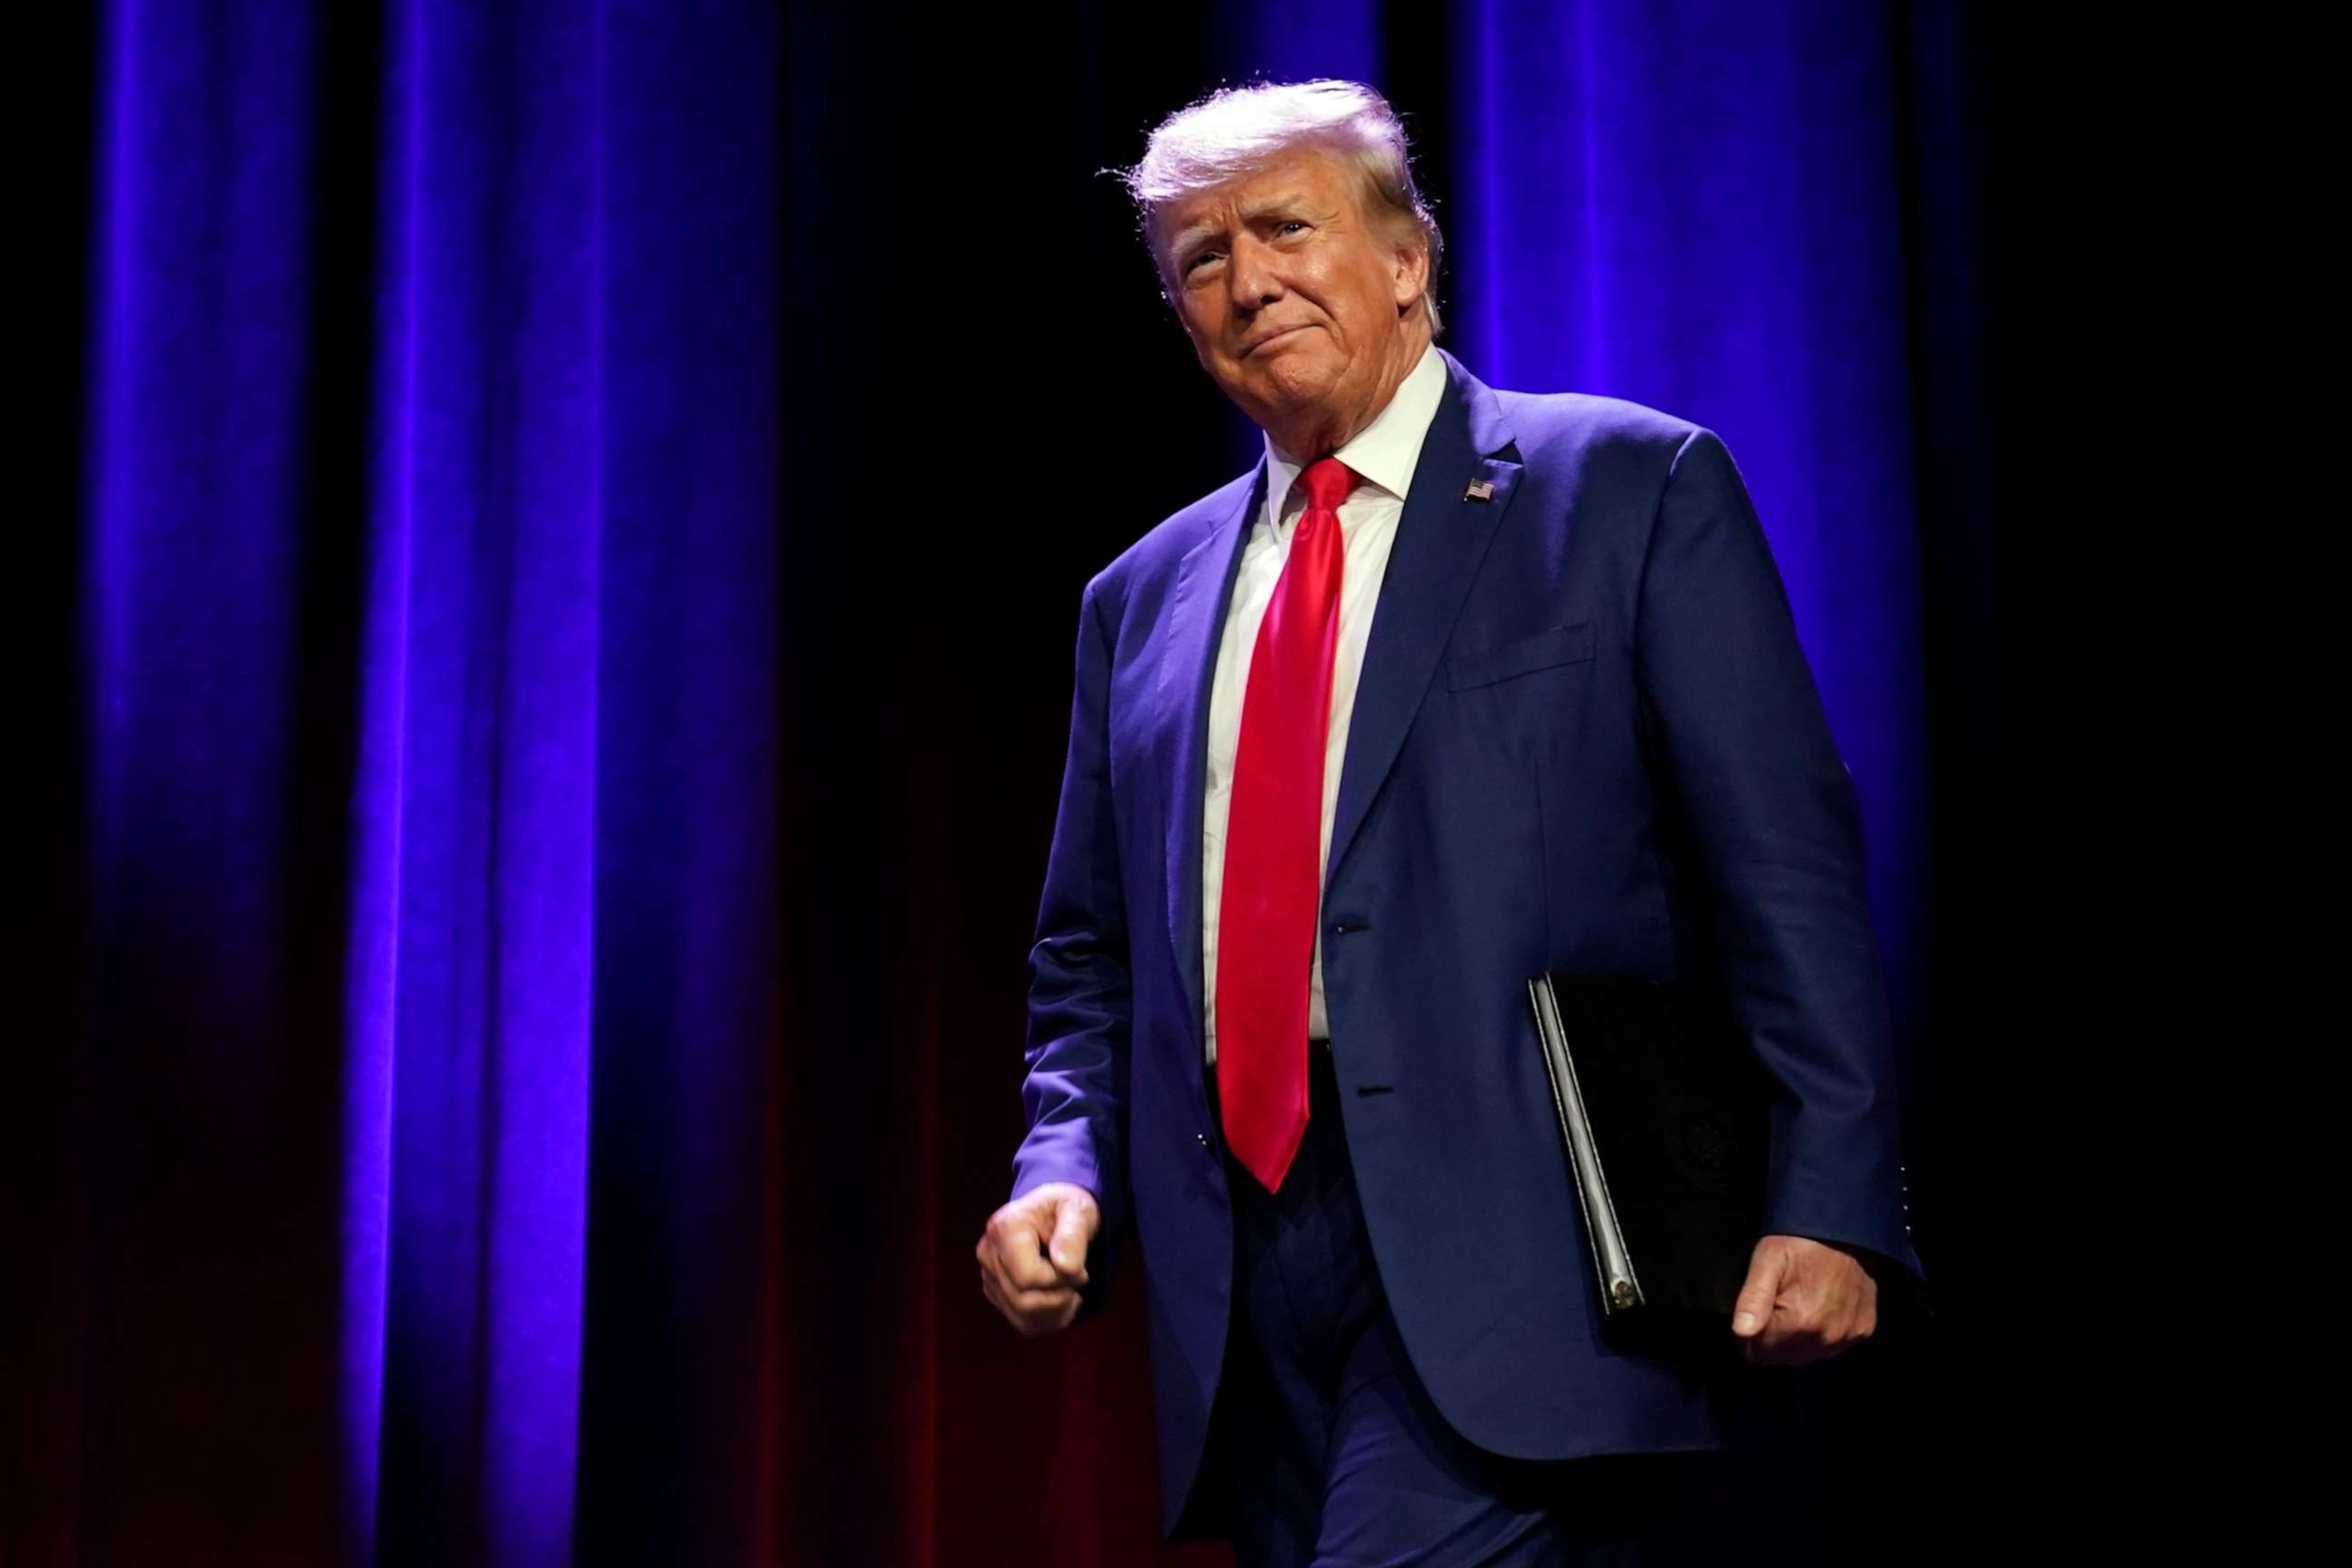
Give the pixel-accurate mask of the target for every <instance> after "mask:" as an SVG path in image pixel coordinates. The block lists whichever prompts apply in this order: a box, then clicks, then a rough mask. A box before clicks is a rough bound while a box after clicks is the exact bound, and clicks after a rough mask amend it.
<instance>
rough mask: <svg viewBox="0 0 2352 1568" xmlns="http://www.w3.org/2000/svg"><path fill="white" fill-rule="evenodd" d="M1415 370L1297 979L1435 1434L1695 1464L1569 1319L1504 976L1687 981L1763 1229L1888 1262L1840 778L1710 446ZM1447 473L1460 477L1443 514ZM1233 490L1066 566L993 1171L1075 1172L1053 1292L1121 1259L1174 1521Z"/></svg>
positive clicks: (1696, 1412)
mask: <svg viewBox="0 0 2352 1568" xmlns="http://www.w3.org/2000/svg"><path fill="white" fill-rule="evenodd" d="M1446 368H1447V372H1448V375H1449V378H1450V386H1449V389H1448V392H1447V395H1446V397H1445V400H1444V404H1443V405H1441V407H1440V409H1439V411H1438V414H1437V416H1436V417H1435V420H1434V421H1433V424H1432V426H1431V427H1430V431H1429V435H1428V437H1427V439H1426V441H1425V443H1424V445H1423V448H1422V454H1421V462H1420V465H1419V467H1418V468H1417V469H1416V470H1415V473H1414V477H1413V482H1412V494H1411V495H1410V496H1409V497H1407V498H1406V503H1405V508H1404V512H1403V516H1402V520H1401V521H1400V522H1399V524H1398V529H1397V534H1396V540H1395V543H1394V545H1393V548H1392V552H1391V556H1390V559H1389V563H1388V571H1387V574H1386V576H1385V578H1384V579H1383V580H1382V583H1381V594H1380V602H1379V606H1378V609H1377V610H1376V612H1375V613H1374V616H1373V619H1372V629H1371V637H1370V644H1369V647H1367V650H1366V653H1365V658H1364V666H1363V670H1362V675H1361V679H1360V686H1359V689H1358V691H1357V695H1356V705H1355V709H1354V712H1353V717H1352V720H1351V722H1350V727H1349V734H1348V744H1347V752H1346V757H1345V761H1344V767H1343V770H1342V773H1341V776H1340V784H1339V804H1338V807H1337V816H1336V819H1335V821H1334V823H1333V826H1332V833H1331V849H1330V856H1329V859H1328V862H1327V865H1326V868H1325V881H1324V896H1323V910H1322V920H1323V925H1324V929H1323V982H1324V999H1325V1003H1326V1006H1327V1010H1328V1017H1329V1020H1330V1029H1331V1038H1332V1043H1333V1058H1334V1061H1335V1064H1336V1066H1337V1068H1338V1079H1339V1089H1340V1100H1341V1104H1342V1106H1343V1108H1344V1110H1343V1114H1344V1115H1345V1118H1346V1121H1347V1140H1348V1147H1349V1152H1350V1154H1351V1158H1352V1162H1353V1165H1354V1169H1355V1173H1356V1179H1357V1184H1358V1185H1359V1187H1360V1189H1361V1194H1362V1203H1363V1210H1364V1215H1365V1220H1366V1224H1367V1226H1368V1228H1369V1230H1370V1237H1371V1242H1372V1250H1373V1256H1374V1258H1375V1259H1376V1260H1377V1262H1378V1265H1379V1268H1380V1273H1381V1281H1382V1283H1383V1284H1384V1286H1385V1288H1386V1289H1387V1292H1388V1295H1389V1299H1390V1301H1391V1307H1392V1310H1394V1312H1395V1316H1396V1321H1397V1324H1398V1327H1399V1329H1400V1330H1401V1331H1402V1334H1403V1338H1404V1342H1405V1345H1406V1349H1407V1351H1408V1352H1409V1353H1410V1355H1411V1357H1412V1363H1413V1366H1414V1368H1415V1370H1416V1371H1417V1372H1418V1373H1420V1375H1421V1377H1422V1380H1423V1383H1425V1384H1427V1386H1428V1388H1429V1391H1430V1394H1431V1395H1432V1396H1433V1398H1434V1399H1435V1401H1436V1403H1437V1406H1438V1409H1439V1410H1440V1411H1441V1412H1442V1413H1443V1414H1444V1416H1445V1417H1446V1419H1447V1420H1448V1421H1449V1422H1451V1423H1452V1424H1453V1425H1454V1426H1455V1427H1456V1428H1457V1429H1458V1430H1459V1431H1460V1432H1461V1433H1462V1434H1463V1436H1465V1437H1467V1438H1469V1439H1470V1440H1471V1441H1472V1442H1474V1443H1476V1444H1479V1445H1481V1446H1483V1447H1486V1448H1489V1449H1492V1450H1494V1451H1496V1452H1497V1453H1501V1454H1506V1455H1511V1456H1517V1457H1522V1458H1571V1457H1575V1456H1580V1455H1585V1454H1593V1453H1602V1452H1612V1451H1616V1452H1628V1451H1643V1450H1660V1449H1672V1448H1687V1447H1707V1446H1712V1445H1714V1444H1716V1443H1717V1442H1719V1441H1720V1440H1721V1429H1720V1421H1719V1417H1720V1412H1719V1409H1718V1407H1717V1405H1716V1404H1715V1403H1714V1400H1713V1398H1712V1396H1711V1394H1710V1392H1709V1390H1708V1389H1707V1388H1706V1387H1705V1386H1702V1384H1700V1383H1699V1382H1697V1381H1695V1380H1694V1379H1693V1378H1692V1377H1691V1376H1690V1375H1689V1374H1688V1373H1686V1372H1685V1371H1683V1370H1681V1369H1679V1368H1677V1366H1675V1364H1674V1363H1669V1362H1666V1361H1664V1360H1659V1359H1654V1358H1652V1357H1648V1356H1643V1355H1635V1354H1630V1353H1624V1352H1622V1351H1621V1350H1619V1349H1618V1348H1616V1347H1614V1346H1612V1344H1610V1343H1608V1342H1604V1340H1603V1339H1602V1337H1601V1333H1600V1332H1599V1319H1600V1301H1599V1298H1598V1292H1597V1289H1596V1288H1595V1285H1594V1283H1593V1279H1592V1275H1591V1259H1590V1256H1589V1254H1588V1251H1587V1248H1586V1244H1585V1241H1584V1238H1583V1236H1582V1234H1581V1229H1580V1226H1581V1224H1582V1221H1581V1219H1580V1215H1579V1214H1578V1210H1577V1204H1576V1198H1575V1194H1574V1192H1573V1189H1572V1187H1571V1184H1570V1172H1569V1168H1568V1163H1567V1161H1566V1160H1565V1158H1564V1157H1563V1155H1562V1153H1561V1151H1560V1144H1559V1132H1558V1128H1557V1123H1556V1122H1555V1121H1554V1120H1553V1110H1552V1103H1551V1095H1550V1091H1549V1086H1548V1084H1547V1082H1546V1079H1545V1077H1544V1068H1543V1066H1542V1063H1541V1060H1540V1057H1539V1054H1538V1046H1537V1041H1536V1036H1535V1028H1534V1024H1533V1021H1532V1019H1531V1017H1530V1016H1529V1013H1528V999H1527V989H1526V984H1527V980H1528V976H1530V975H1532V974H1534V973H1537V972H1538V971H1539V970H1543V969H1546V968H1557V969H1572V970H1574V969H1581V970H1591V971H1611V972H1619V973H1653V974H1669V973H1675V972H1677V970H1678V969H1679V970H1682V971H1683V972H1685V973H1688V972H1690V971H1691V969H1692V968H1693V967H1694V966H1696V965H1698V964H1704V965H1706V967H1707V969H1708V971H1709V972H1710V973H1712V974H1713V975H1714V976H1715V978H1716V979H1717V981H1718V982H1719V983H1720V984H1724V985H1725V986H1727V989H1728V993H1729V996H1730V999H1731V1002H1732V1005H1733V1007H1734V1010H1735V1012H1736V1014H1737V1016H1738V1020H1739V1022H1740V1025H1741V1026H1742V1027H1743V1029H1744V1032H1745V1034H1746V1037H1747V1039H1748V1043H1749V1045H1750V1046H1751V1047H1753V1048H1754V1050H1755V1052H1756V1054H1757V1056H1758V1058H1759V1059H1760V1060H1761V1061H1762V1063H1763V1064H1764V1066H1765V1067H1766V1068H1767V1069H1768V1070H1769V1073H1770V1075H1771V1077H1772V1079H1774V1080H1775V1081H1776V1083H1777V1085H1778V1088H1779V1090H1780V1098H1779V1103H1778V1107H1777V1110H1776V1113H1775V1120H1774V1126H1773V1139H1772V1163H1771V1183H1770V1188H1769V1193H1770V1196H1769V1210H1768V1213H1767V1215H1766V1228H1767V1230H1768V1231H1769V1232H1775V1233H1786V1234H1790V1235H1798V1236H1809V1237H1818V1238H1821V1239H1822V1240H1825V1241H1831V1242H1836V1243H1840V1244H1843V1245H1846V1246H1850V1247H1862V1248H1866V1249H1869V1250H1871V1251H1873V1252H1875V1253H1879V1254H1883V1255H1885V1256H1887V1257H1889V1258H1895V1259H1896V1260H1898V1261H1899V1262H1901V1263H1902V1264H1903V1265H1904V1266H1906V1267H1907V1268H1913V1269H1916V1267H1917V1263H1916V1258H1914V1257H1913V1255H1912V1253H1911V1249H1910V1247H1909V1244H1908V1241H1907V1239H1906V1227H1905V1224H1904V1218H1903V1198H1902V1188H1901V1183H1900V1176H1899V1167H1898V1165H1897V1163H1896V1152H1895V1103H1894V1096H1893V1084H1892V1081H1891V1075H1890V1063H1889V1045H1888V1027H1887V1018H1886V1011H1885V1003H1884V1000H1883V991H1882V985H1881V981H1880V975H1879V969H1878V963H1877V957H1876V953H1875V951H1874V946H1873V942H1872V939H1871V934H1870V927H1869V922H1868V920H1867V916H1866V911H1865V909H1864V890H1863V877H1862V851H1861V842H1860V828H1859V824H1858V821H1857V814H1856V808H1855V802H1854V795H1853V782H1852V779H1851V777H1850V775H1849V774H1848V773H1847V771H1846V769H1845V767H1844V765H1843V763H1842V762H1841V760H1840V759H1839V756H1838V753H1837V751H1836V748H1835V746H1834V745H1833V744H1832V741H1831V737H1830V732H1829V727H1828V724H1827V721H1826V720H1825V718H1824V716H1823V713H1822V704H1821V700H1820V697H1819V695H1818V693H1817V691H1816V690H1815V688H1814V685H1813V680H1812V677H1811V671H1810V670H1809V669H1808V668H1807V667H1806V664H1805V659H1804V656H1803V654H1802V653H1801V651H1800V649H1799V647H1798V644H1797V637H1796V632H1795V628H1794V626H1793V625H1792V623H1791V621H1790V614H1789V607H1788V601H1787V597H1786V595H1785V594H1784V592H1783V590H1782V587H1781V584H1780V576H1779V574H1778V572H1777V570H1776V569H1775V567H1774V565H1773V563H1772V558H1771V555H1770V552H1769V549H1768V548H1767V546H1766V543H1765V538H1764V533H1763V531H1762V529H1761V528H1760V527H1759V524H1758V521H1757V519H1756V514H1755V511H1754V509H1753V507H1752V506H1751V505H1750V503H1749V500H1748V494H1747V490H1746V489H1745V487H1744V486H1743V485H1742V484H1741V482H1740V479H1739V475H1738V470H1737V469H1736V468H1734V467H1733V464H1732V460H1731V458H1730V455H1729V454H1728V453H1727V451H1726V450H1725V448H1724V446H1723V444H1722V443H1721V441H1719V440H1718V439H1717V437H1715V436H1714V435H1713V434H1711V433H1710V432H1708V431H1706V430H1705V429H1702V428H1699V427H1697V426H1693V425H1690V424H1687V423H1685V422H1684V421H1681V420H1677V419H1674V418H1670V417H1668V416H1664V415H1662V414H1659V413H1656V412H1654V411H1653V410H1650V409H1646V408H1643V407H1640V406H1638V405H1633V404H1629V403H1623V402H1619V401H1615V400H1612V399H1608V398H1600V397H1586V396H1574V395H1558V396H1533V395H1521V394H1516V393H1508V392H1496V391H1493V390H1491V389H1489V388H1488V387H1486V385H1484V384H1481V383H1480V382H1479V381H1478V380H1477V379H1476V378H1475V377H1474V376H1472V375H1471V374H1469V373H1468V372H1467V371H1465V370H1464V369H1463V368H1462V366H1461V364H1460V363H1458V362H1456V361H1454V359H1453V358H1452V356H1450V355H1448V356H1446ZM1473 480H1484V481H1486V483H1489V484H1491V485H1492V486H1493V487H1494V489H1493V494H1492V496H1491V498H1490V499H1487V500H1473V499H1467V498H1466V497H1465V488H1466V487H1467V486H1468V485H1469V484H1470V483H1471V482H1472V481H1473ZM1264 484H1265V480H1264V465H1263V464H1261V465H1260V466H1259V468H1258V469H1256V470H1255V471H1253V472H1252V473H1249V474H1245V475H1244V476H1243V477H1242V478H1240V479H1235V480H1234V482H1233V483H1231V484H1228V485H1226V486H1225V487H1224V488H1223V489H1219V490H1218V491H1216V492H1215V493H1214V494H1212V495H1210V496H1207V497H1205V498H1204V499H1202V500H1200V501H1198V502H1196V503H1194V504H1193V505H1192V506H1189V507H1187V508H1185V509H1184V510H1182V511H1180V512H1178V513H1177V514H1176V515H1174V516H1173V517H1171V518H1169V519H1167V520H1166V521H1163V522H1161V523H1160V525H1159V526H1158V527H1156V528H1154V529H1152V530H1151V531H1150V532H1149V533H1148V534H1146V535H1145V536H1144V537H1143V538H1141V539H1140V540H1139V541H1137V542H1136V543H1135V544H1134V545H1133V546H1131V547H1130V548H1129V549H1128V550H1127V551H1126V552H1124V553H1122V554H1121V555H1120V556H1119V557H1118V560H1116V561H1114V562H1112V563H1110V565H1109V566H1108V567H1106V568H1105V569H1104V570H1103V571H1102V572H1101V573H1100V574H1098V575H1097V576H1096V577H1095V578H1094V580H1093V581H1092V582H1090V583H1089V584H1087V589H1086V594H1085V597H1084V601H1083V605H1082V608H1081V612H1080V617H1079V631H1078V644H1077V687H1076V701H1075V703H1074V705H1073V710H1072V714H1071V721H1070V744H1069V754H1068V759H1067V763H1066V772H1065V773H1064V777H1063V784H1062V795H1061V805H1060V814H1059V816H1058V818H1057V820H1056V822H1055V832H1054V843H1053V850H1052V854H1051V858H1050V859H1049V861H1048V864H1047V868H1046V874H1045V895H1044V899H1043V901H1042V905H1041V908H1040V910H1039V913H1038V926H1037V940H1036V944H1035V947H1034V952H1033V953H1032V960H1031V973H1032V977H1033V983H1032V987H1031V992H1030V1004H1029V1007H1030V1027H1029V1040H1028V1050H1027V1057H1028V1064H1029V1071H1028V1077H1027V1079H1026V1082H1025V1084H1024V1100H1025V1103H1026V1106H1027V1110H1028V1115H1029V1122H1030V1129H1029V1132H1028V1135H1027V1137H1026V1138H1025V1140H1024V1142H1023V1143H1022V1145H1021V1148H1020V1151H1019V1152H1018V1154H1017V1155H1016V1156H1015V1158H1014V1178H1015V1179H1014V1185H1013V1194H1014V1195H1015V1196H1018V1195H1019V1194H1022V1193H1024V1192H1026V1191H1027V1190H1029V1189H1030V1188H1032V1187H1034V1186H1035V1185H1037V1184H1039V1183H1042V1182H1047V1181H1068V1182H1076V1183H1078V1184H1081V1185H1083V1186H1085V1187H1087V1188H1088V1189H1089V1190H1091V1191H1092V1192H1093V1193H1094V1194H1096V1197H1097V1200H1098V1201H1099V1203H1100V1205H1101V1207H1102V1212H1103V1218H1104V1223H1103V1227H1102V1230H1101V1232H1100V1233H1098V1235H1097V1240H1096V1244H1095V1248H1094V1252H1093V1254H1092V1258H1091V1261H1090V1265H1089V1272H1090V1275H1091V1277H1092V1279H1091V1282H1090V1284H1089V1287H1088V1292H1087V1295H1088V1310H1092V1307H1093V1304H1094V1302H1096V1301H1097V1300H1099V1295H1100V1290H1101V1289H1102V1286H1103V1284H1104V1283H1105V1281H1106V1280H1107V1279H1108V1277H1109V1269H1110V1265H1111V1263H1112V1260H1113V1259H1114V1258H1115V1257H1116V1254H1117V1251H1118V1247H1120V1245H1121V1242H1122V1240H1123V1238H1125V1237H1129V1235H1130V1234H1131V1236H1132V1237H1133V1240H1134V1242H1135V1244H1136V1245H1137V1246H1139V1247H1140V1248H1141V1252H1142V1256H1143V1260H1144V1271H1143V1279H1144V1284H1145V1287H1146V1289H1147V1294H1148V1301H1147V1303H1146V1307H1147V1311H1146V1316H1147V1319H1148V1323H1149V1335H1150V1355H1151V1368H1152V1382H1153V1394H1154V1407H1155V1415H1156V1420H1157V1424H1158V1436H1159V1452H1160V1483H1161V1488H1160V1497H1161V1506H1162V1510H1163V1519H1164V1522H1165V1524H1166V1525H1167V1526H1168V1527H1170V1528H1171V1529H1172V1528H1173V1527H1174V1525H1175V1524H1176V1522H1177V1521H1178V1519H1179V1517H1180V1515H1181V1513H1182V1512H1183V1510H1184V1507H1185V1503H1186V1500H1187V1499H1188V1497H1189V1496H1190V1495H1191V1492H1192V1487H1193V1484H1194V1480H1195V1477H1196V1474H1197V1473H1198V1471H1199V1470H1200V1468H1201V1466H1200V1461H1201V1458H1202V1448H1203V1446H1204V1444H1205V1442H1206V1440H1207V1436H1208V1424H1209V1416H1210V1411H1211V1407H1212V1404H1213V1400H1214V1398H1215V1394H1216V1387H1217V1380H1218V1373H1219V1370H1220V1365H1221V1362H1222V1359H1223V1351H1224V1344H1225V1336H1226V1331H1227V1326H1228V1321H1229V1317H1230V1312H1231V1308H1232V1300H1231V1296H1232V1270H1233V1227H1232V1210H1231V1207H1230V1200H1229V1197H1228V1194H1227V1192H1226V1184H1225V1173H1224V1169H1223V1161H1222V1158H1221V1156H1220V1154H1219V1153H1218V1152H1217V1150H1216V1147H1215V1144H1214V1142H1213V1138H1214V1134H1215V1131H1216V1130H1215V1128H1214V1126H1213V1123H1212V1121H1211V1117H1210V1110H1209V1105H1208V1102H1207V1099H1206V1095H1205V1090H1204V1086H1203V1083H1202V1077H1203V1074H1202V1048H1203V1047H1202V985H1201V967H1202V955H1201V919H1202V915H1201V817H1202V796H1203V793H1204V788H1205V784H1204V773H1203V762H1202V759H1203V755H1204V750H1205V746H1204V735H1205V731H1206V729H1207V725H1208V711H1209V689H1210V682H1211V678H1212V676H1213V673H1214V664H1215V658H1216V649H1217V643H1218V636H1219V631H1220V629H1221V628H1222V626H1223V623H1224V619H1225V615H1226V609H1227V605H1228V604H1229V602H1230V600H1231V597H1232V592H1233V584H1234V576H1235V573H1236V570H1237V568H1238V565H1239V563H1240V560H1241V555H1242V547H1243V544H1244V542H1245V541H1246V540H1247V538H1248V536H1249V531H1250V523H1251V521H1252V519H1253V518H1255V516H1256V515H1257V511H1258V509H1259V508H1260V507H1261V506H1262V505H1263V498H1264V495H1265V489H1264ZM1366 1084H1375V1085H1381V1084H1384V1085H1388V1086H1390V1087H1391V1092H1389V1093H1385V1094H1379V1095H1373V1096H1362V1097H1360V1095H1359V1093H1358V1089H1359V1088H1360V1086H1363V1085H1366Z"/></svg>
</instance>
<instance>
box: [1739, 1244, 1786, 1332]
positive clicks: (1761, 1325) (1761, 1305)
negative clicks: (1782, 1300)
mask: <svg viewBox="0 0 2352 1568" xmlns="http://www.w3.org/2000/svg"><path fill="white" fill-rule="evenodd" d="M1786 1266H1787V1265H1786V1260H1785V1258H1783V1257H1782V1255H1781V1252H1780V1248H1778V1247H1766V1246H1761V1245H1759V1247H1757V1248H1756V1253H1755V1256H1754V1257H1752V1258H1749V1259H1748V1282H1747V1283H1746V1284H1744V1285H1742V1286H1740V1288H1739V1297H1738V1300H1736V1301H1734V1302H1733V1303H1732V1307H1731V1331H1732V1332H1733V1333H1735V1334H1737V1335H1738V1336H1739V1337H1740V1338H1741V1339H1743V1340H1752V1339H1754V1338H1755V1337H1756V1336H1757V1335H1758V1334H1759V1333H1761V1332H1763V1331H1764V1329H1765V1327H1766V1326H1767V1325H1768V1324H1769V1323H1770V1322H1771V1321H1772V1303H1773V1301H1774V1300H1777V1299H1778V1298H1779V1296H1780V1277H1781V1273H1782V1270H1783V1269H1784V1268H1786Z"/></svg>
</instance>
